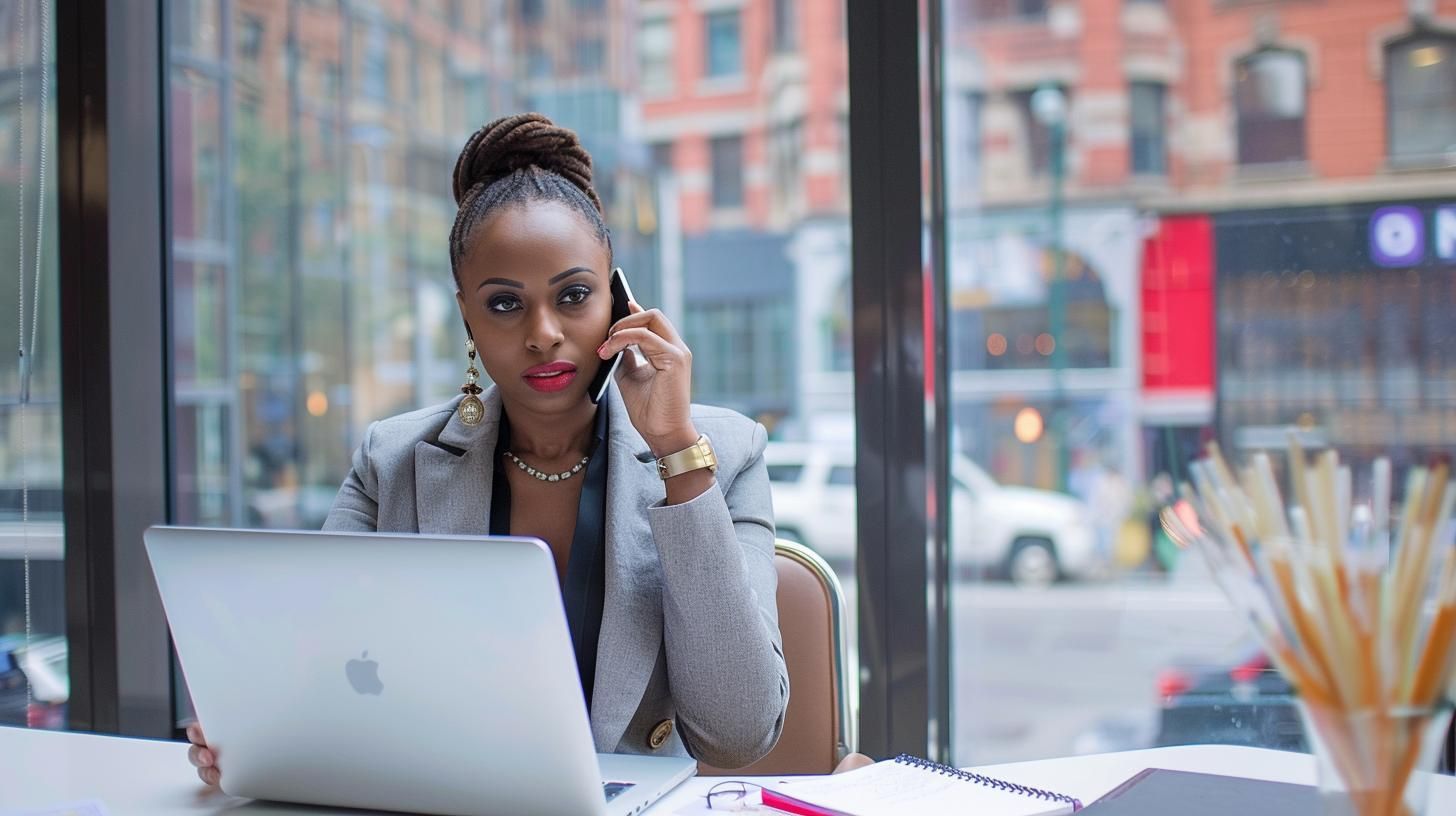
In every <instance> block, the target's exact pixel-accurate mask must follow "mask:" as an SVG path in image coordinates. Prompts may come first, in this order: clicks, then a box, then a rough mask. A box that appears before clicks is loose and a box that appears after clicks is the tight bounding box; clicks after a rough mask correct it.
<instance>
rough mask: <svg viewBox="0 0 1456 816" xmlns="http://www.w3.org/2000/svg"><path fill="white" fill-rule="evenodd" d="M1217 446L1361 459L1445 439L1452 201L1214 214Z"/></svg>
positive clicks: (1449, 396)
mask: <svg viewBox="0 0 1456 816" xmlns="http://www.w3.org/2000/svg"><path fill="white" fill-rule="evenodd" d="M1213 222H1214V249H1215V252H1214V255H1215V259H1216V260H1215V270H1216V275H1215V280H1216V281H1217V286H1216V293H1217V294H1216V315H1217V348H1218V377H1217V380H1218V387H1217V426H1218V431H1219V438H1220V439H1223V440H1226V442H1227V443H1228V444H1229V445H1231V446H1232V447H1235V448H1238V449H1242V450H1250V449H1258V448H1282V447H1283V446H1284V445H1285V443H1286V438H1287V428H1288V427H1289V426H1291V425H1293V426H1297V427H1299V428H1300V429H1301V430H1302V431H1303V433H1304V434H1305V435H1306V437H1307V438H1308V439H1309V441H1311V442H1314V443H1328V444H1331V445H1334V446H1336V447H1338V448H1339V449H1340V450H1341V452H1342V453H1344V454H1345V455H1346V456H1347V457H1349V458H1351V459H1353V460H1354V462H1355V463H1356V465H1357V466H1359V465H1363V464H1368V463H1369V462H1370V461H1371V460H1373V459H1374V457H1376V456H1377V455H1382V454H1383V455H1388V456H1390V457H1392V458H1393V459H1394V460H1395V462H1396V464H1397V466H1400V465H1404V464H1406V463H1409V462H1415V461H1420V460H1425V459H1427V458H1429V457H1431V456H1432V455H1435V454H1438V453H1441V452H1449V451H1450V444H1451V441H1452V440H1453V439H1456V314H1453V312H1456V202H1452V201H1451V200H1449V199H1448V200H1443V201H1413V202H1407V201H1398V202H1381V203H1368V204H1354V205H1347V206H1327V207H1308V208H1287V209H1277V210H1263V211H1245V212H1238V213H1229V214H1224V215H1217V216H1215V217H1214V219H1213Z"/></svg>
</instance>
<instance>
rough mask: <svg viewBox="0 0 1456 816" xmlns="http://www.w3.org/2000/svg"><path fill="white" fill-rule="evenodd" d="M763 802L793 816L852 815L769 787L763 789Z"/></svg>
mask: <svg viewBox="0 0 1456 816" xmlns="http://www.w3.org/2000/svg"><path fill="white" fill-rule="evenodd" d="M763 803H764V805H765V806H767V807H771V808H773V809H774V810H781V811H783V812H784V813H792V814H794V816H854V814H853V813H848V812H845V811H843V810H835V809H834V808H827V807H823V806H820V805H816V804H814V803H813V802H805V801H804V800H803V799H795V798H794V797H792V796H789V795H787V794H784V793H780V792H779V791H776V790H773V789H771V788H764V789H763Z"/></svg>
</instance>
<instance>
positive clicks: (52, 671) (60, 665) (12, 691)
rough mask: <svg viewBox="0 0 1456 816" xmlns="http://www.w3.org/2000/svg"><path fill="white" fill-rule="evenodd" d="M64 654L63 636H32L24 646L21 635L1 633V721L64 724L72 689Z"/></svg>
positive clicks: (50, 725) (45, 725) (53, 726)
mask: <svg viewBox="0 0 1456 816" xmlns="http://www.w3.org/2000/svg"><path fill="white" fill-rule="evenodd" d="M67 656H68V652H67V649H66V639H65V638H63V637H57V636H48V637H35V638H32V639H31V644H30V648H29V649H27V648H26V647H25V636H24V635H4V636H0V724H3V725H18V726H26V725H29V726H30V727H31V728H51V729H61V728H65V727H66V701H67V700H68V699H69V698H70V691H71V684H70V677H71V676H70V670H69V668H68V666H67V662H68V660H67ZM27 681H29V684H30V694H29V703H28V704H27V695H26V683H27Z"/></svg>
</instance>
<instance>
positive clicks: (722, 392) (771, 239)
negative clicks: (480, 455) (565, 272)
mask: <svg viewBox="0 0 1456 816" xmlns="http://www.w3.org/2000/svg"><path fill="white" fill-rule="evenodd" d="M818 1H819V2H827V0H818ZM497 5H498V6H499V8H500V9H501V11H502V14H501V15H488V14H473V13H472V14H462V15H461V16H460V17H459V18H458V19H457V20H456V21H455V23H453V24H452V26H451V27H450V28H449V29H446V28H444V27H442V26H440V25H439V24H438V21H435V20H432V19H430V17H429V15H421V14H414V13H412V12H411V7H410V5H409V4H404V5H401V4H393V3H384V2H354V3H343V4H338V3H295V4H291V5H289V4H274V5H268V4H256V3H236V2H233V3H229V2H222V1H221V0H214V2H211V3H207V2H198V3H193V4H173V5H171V6H169V8H170V9H171V10H170V14H171V19H170V24H171V29H172V31H173V35H174V36H173V45H172V48H171V51H170V67H169V94H170V97H169V109H170V115H171V122H170V128H171V156H170V171H171V178H170V183H169V184H170V186H169V189H170V191H171V197H172V212H173V218H172V236H171V246H170V249H171V258H172V270H171V281H170V290H169V302H170V306H171V310H172V348H171V352H172V356H173V359H174V361H175V364H174V365H173V366H172V368H171V374H172V385H173V390H174V393H175V410H174V419H173V424H172V439H171V451H172V473H173V504H174V506H175V508H176V509H175V512H176V521H178V522H182V523H198V524H213V525H247V526H265V527H302V528H316V527H318V526H319V525H320V524H321V523H322V522H323V519H324V517H325V515H326V513H327V511H328V509H329V507H330V504H331V503H332V501H333V498H334V495H335V493H336V491H337V489H338V486H339V484H340V482H341V481H342V480H343V478H344V476H345V474H346V473H347V471H348V468H349V465H350V456H351V454H352V452H353V450H354V449H355V447H356V446H357V445H358V444H359V442H360V439H361V435H362V433H363V431H364V429H365V427H367V425H368V423H370V422H371V421H373V420H376V419H381V418H384V417H388V416H390V415H393V414H397V413H400V412H403V411H408V410H413V409H415V408H418V407H422V406H428V405H432V404H436V403H439V402H443V401H445V400H447V399H449V398H450V397H452V396H453V395H455V394H457V393H458V392H459V388H460V384H461V378H462V376H463V374H464V371H465V366H466V358H465V355H464V352H463V345H464V333H463V331H462V329H461V325H460V319H459V316H458V313H457V311H456V305H455V289H454V284H453V282H452V280H451V278H450V274H449V255H448V251H447V246H446V240H445V239H446V236H447V235H448V234H449V231H450V226H451V223H452V222H453V220H454V217H455V212H456V208H455V204H454V201H453V200H452V198H451V194H450V174H451V169H452V167H453V166H454V162H455V159H456V156H457V154H458V152H459V150H460V148H461V146H462V145H463V144H464V143H465V140H466V138H467V137H468V136H469V134H470V133H471V132H473V131H474V130H475V129H476V128H478V127H479V126H481V125H482V124H484V123H485V122H487V121H489V120H491V119H494V118H496V117H498V116H502V115H506V114H509V113H515V112H519V111H525V110H538V111H541V112H543V113H545V114H547V115H548V116H551V117H553V118H554V119H555V120H556V121H557V122H559V123H560V124H563V125H565V126H568V127H571V128H573V129H575V130H576V131H577V133H578V134H580V136H581V138H582V139H583V141H584V143H585V145H586V147H587V149H588V150H589V151H590V152H591V154H592V158H593V165H594V166H593V176H594V178H595V183H596V186H597V189H598V191H599V192H600V193H601V196H602V199H603V200H604V202H605V206H606V212H607V218H608V222H609V225H610V227H611V230H612V242H613V247H614V250H615V253H616V257H615V260H616V262H617V264H618V265H620V266H622V267H623V268H624V269H626V270H627V271H628V274H629V275H630V276H631V281H632V289H633V292H634V294H635V295H636V296H637V297H638V298H639V300H640V301H641V302H642V303H644V304H645V305H648V306H658V307H660V308H662V309H663V310H664V311H665V312H667V314H668V315H669V316H670V317H671V319H672V320H673V321H674V322H675V323H676V324H677V326H678V327H679V328H680V330H681V331H682V333H683V335H684V337H685V338H687V341H688V342H689V343H690V345H691V348H692V349H693V351H694V362H693V374H694V381H695V382H694V386H695V391H694V396H695V398H696V399H697V400H699V401H702V402H708V403H713V404H718V405H724V406H727V407H730V408H734V409H737V410H739V411H741V412H743V413H745V414H747V415H748V416H750V417H752V418H754V419H756V420H758V421H760V422H763V423H764V424H765V426H766V427H768V428H769V429H770V431H771V436H772V443H771V444H772V445H774V446H778V445H780V444H781V443H788V442H799V443H805V444H811V445H817V446H822V447H825V448H828V447H833V446H839V445H842V444H843V442H844V439H845V438H847V436H848V435H850V434H852V427H853V414H852V409H851V408H850V407H849V406H851V405H853V400H852V394H853V391H852V383H851V378H850V374H849V373H848V372H846V371H842V370H841V371H829V370H828V368H827V363H821V361H827V360H829V359H830V356H831V355H830V353H829V352H828V350H827V349H828V345H829V343H830V339H829V338H828V337H827V336H826V335H825V333H824V332H823V331H822V327H823V326H824V325H826V324H827V323H829V322H830V320H831V317H830V312H831V311H834V313H835V314H838V313H839V312H838V311H835V310H837V309H838V306H837V305H836V303H837V301H836V300H835V297H834V296H835V295H836V294H837V293H840V292H842V291H843V290H845V289H847V287H848V265H849V254H848V253H849V245H848V217H847V215H846V213H847V205H848V189H849V188H848V183H847V179H846V177H845V172H844V167H845V164H844V162H843V153H844V151H845V150H846V148H847V146H846V145H845V143H844V142H843V140H842V138H841V137H840V134H839V131H838V123H839V122H840V121H841V119H842V118H843V116H844V114H845V108H844V99H845V93H844V89H845V66H844V65H843V56H842V55H843V51H842V49H840V50H838V51H836V50H835V49H834V48H832V47H831V46H832V45H833V44H834V43H835V37H836V36H837V34H836V32H834V31H808V30H804V31H802V32H801V35H802V37H803V38H804V39H805V42H804V45H805V47H806V49H807V48H808V47H809V46H810V44H811V43H812V44H813V46H814V48H815V53H820V54H824V55H826V56H825V57H823V58H820V59H819V60H818V61H816V62H814V63H812V64H809V65H806V68H805V73H804V74H803V75H802V76H798V77H794V78H792V79H791V80H790V83H789V86H787V87H786V88H785V90H788V91H789V92H788V93H787V95H786V96H785V97H784V99H786V100H787V101H780V102H778V103H776V104H775V105H774V106H773V107H772V110H773V112H774V114H775V115H778V116H784V117H786V118H785V119H784V120H783V121H787V122H789V123H791V127H790V129H789V130H787V131H784V132H783V134H784V135H780V136H779V137H778V139H779V142H778V143H779V144H780V145H787V144H789V143H790V142H793V143H799V142H803V143H804V150H806V151H807V150H814V151H817V152H818V154H819V155H820V156H821V157H822V158H823V159H824V160H822V161H820V162H819V163H817V164H814V165H813V166H810V165H809V163H807V162H799V161H798V159H797V154H794V155H792V156H787V157H785V158H784V159H782V160H781V162H787V163H788V164H781V165H780V166H785V167H788V166H797V167H798V170H797V171H795V172H792V173H789V174H788V176H789V177H786V178H782V179H774V178H771V174H770V173H769V172H768V162H767V159H766V158H764V151H763V148H762V145H764V144H765V143H767V142H768V141H769V140H770V139H773V138H775V136H774V134H778V133H780V131H778V130H776V129H775V128H774V127H773V126H772V125H771V124H770V122H771V121H779V120H775V119H771V117H770V110H771V104H770V103H771V102H772V101H774V100H773V99H772V98H771V97H770V95H769V91H768V83H765V82H759V81H758V78H755V77H747V79H750V80H751V81H749V82H745V83H744V86H743V87H744V88H745V89H748V90H746V91H745V93H744V94H742V96H741V97H740V96H737V95H735V96H734V97H732V98H730V97H726V96H724V95H723V94H722V93H721V92H720V91H721V89H712V88H709V89H708V90H707V91H705V92H703V93H701V94H699V93H697V92H695V91H694V90H693V88H694V83H695V82H696V80H697V79H698V78H699V77H698V75H699V72H700V71H701V70H702V67H703V66H704V65H706V66H707V67H708V68H709V69H710V70H709V71H708V73H709V74H711V75H713V76H728V75H734V76H737V75H741V74H743V73H744V72H745V71H746V70H747V67H746V66H745V64H744V62H743V60H742V56H741V50H742V48H741V43H740V38H739V16H738V12H736V11H735V12H732V13H722V12H712V13H711V14H709V16H708V18H707V22H706V23H704V17H703V13H702V11H701V10H700V9H698V8H695V7H694V5H693V4H690V3H673V4H656V5H654V8H653V9H652V10H651V11H652V14H653V15H654V16H651V17H645V18H639V17H638V16H637V15H638V13H639V10H637V9H635V8H630V9H628V8H625V7H622V6H621V4H598V3H583V2H581V0H513V1H512V2H509V3H504V4H497ZM830 5H832V4H830ZM473 6H474V4H464V6H463V7H464V8H465V9H467V10H468V9H470V8H473ZM588 8H590V9H597V10H600V11H601V12H603V14H604V16H603V17H598V16H589V15H584V14H583V9H588ZM618 9H621V10H620V11H619V10H618ZM629 12H630V14H631V15H632V16H630V17H628V16H626V15H627V14H628V13H629ZM208 14H211V15H212V16H211V17H209V16H206V15H208ZM592 14H593V15H595V14H596V11H593V12H592ZM218 15H223V17H219V16H218ZM227 15H231V17H227ZM607 17H610V19H607ZM555 20H574V21H575V22H576V25H574V26H572V27H570V28H569V30H560V31H558V30H556V29H555V28H553V27H551V26H545V25H538V23H541V22H544V21H555ZM698 25H705V26H706V31H707V33H708V35H709V36H708V39H707V40H706V41H701V42H699V41H698V40H697V38H693V43H694V44H693V46H692V47H693V48H694V49H695V52H694V53H693V54H692V55H691V57H688V56H687V55H678V54H676V53H675V49H676V48H678V47H687V46H686V45H685V44H683V43H675V40H674V32H678V31H684V30H687V31H691V30H693V27H694V26H698ZM219 32H229V33H230V34H231V37H232V39H231V41H219V42H213V41H212V40H209V39H208V38H209V37H213V38H214V39H216V38H217V36H219ZM203 42H207V43H209V44H210V45H209V47H206V48H204V47H201V45H199V43H203ZM835 54H838V55H839V56H834V55H835ZM679 56H682V57H684V58H679ZM679 66H681V67H682V69H683V71H685V74H684V75H678V70H679ZM819 83H824V87H837V88H838V89H839V90H838V91H837V92H835V93H829V94H824V95H818V94H809V93H807V89H808V88H809V87H818V86H819ZM836 83H837V84H836ZM795 88H797V89H798V90H795ZM668 90H671V91H672V92H671V93H665V91H668ZM821 97H822V98H821ZM723 121H732V122H733V123H735V125H741V128H739V127H735V128H734V130H733V131H732V135H731V136H724V135H723V127H722V125H721V123H722V122H723ZM800 123H802V125H800ZM790 184H792V185H797V186H798V187H800V188H801V189H799V190H794V191H790V190H787V189H783V190H781V191H780V192H781V193H782V194H785V195H789V194H791V195H792V196H793V199H794V200H795V201H796V202H798V203H797V205H796V207H794V208H793V209H792V210H784V209H782V208H775V207H774V206H773V204H772V201H771V199H772V197H773V195H774V194H773V192H772V191H773V190H774V189H775V185H779V186H786V185H790ZM725 215H726V216H727V217H726V218H723V217H721V216H725ZM799 245H805V246H817V247H827V248H828V249H827V250H823V251H816V252H814V253H799V254H795V252H793V251H792V248H793V247H795V246H799ZM52 305H53V302H52ZM11 314H12V315H13V310H12V312H11ZM845 315H847V311H845ZM0 320H3V317H0ZM0 325H3V324H0ZM846 336H847V335H846ZM800 360H803V361H809V364H808V365H807V366H805V367H803V368H801V367H800V366H799V364H798V362H797V361H800ZM0 372H3V369H0ZM801 375H802V376H801ZM3 376H4V375H3V374H0V384H3V383H4V382H6V380H4V379H3ZM806 377H807V378H812V382H813V383H814V387H809V385H808V384H807V382H808V380H806ZM836 434H837V436H836ZM5 461H6V460H4V459H0V466H3V464H4V462H5ZM779 498H781V499H782V501H783V503H784V508H786V510H785V512H790V513H792V512H795V501H796V499H795V498H794V495H793V494H792V493H791V494H788V495H787V496H779ZM798 504H799V505H800V506H799V507H798V510H797V512H798V513H799V515H800V516H812V515H815V514H816V513H818V509H817V508H816V507H814V506H811V505H810V504H809V503H808V502H807V501H803V500H798ZM784 508H781V509H784ZM802 537H803V538H804V539H805V540H806V541H807V542H808V543H810V545H811V546H814V547H815V548H816V549H820V550H821V551H825V552H833V553H835V554H836V566H837V567H840V568H841V569H843V570H844V571H843V572H842V573H841V574H842V576H843V578H844V580H845V581H846V583H847V584H848V585H849V588H850V590H851V591H852V590H853V576H854V572H853V560H852V558H851V557H849V556H850V554H851V553H852V552H853V536H852V533H851V534H850V535H849V536H848V537H846V536H845V535H842V534H841V532H840V531H838V530H837V529H835V530H831V531H829V532H824V531H818V532H817V536H816V532H815V531H808V532H804V533H802ZM852 605H853V604H852V603H851V607H852Z"/></svg>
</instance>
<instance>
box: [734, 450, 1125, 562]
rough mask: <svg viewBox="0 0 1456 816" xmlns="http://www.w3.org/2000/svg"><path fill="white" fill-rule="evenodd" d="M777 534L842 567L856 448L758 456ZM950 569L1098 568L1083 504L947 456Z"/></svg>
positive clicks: (850, 530) (850, 523)
mask: <svg viewBox="0 0 1456 816" xmlns="http://www.w3.org/2000/svg"><path fill="white" fill-rule="evenodd" d="M763 458H764V462H765V463H766V464H767V465H768V478H769V482H770V485H771V487H772V490H773V504H774V520H775V523H776V525H777V527H778V534H779V535H780V536H781V537H783V538H790V539H795V540H797V541H801V542H803V543H804V544H806V545H808V546H809V547H810V548H812V549H813V550H814V551H815V552H818V553H819V554H820V555H821V556H823V557H824V558H825V559H826V560H828V561H829V562H831V563H834V564H836V565H843V564H845V563H847V562H848V561H849V560H850V559H851V558H853V557H854V545H855V519H856V516H855V489H854V448H853V446H852V445H851V444H847V443H846V444H840V445H829V444H822V443H793V442H770V443H769V444H768V447H767V449H765V450H764V454H763ZM951 477H952V491H951V517H950V519H951V542H952V545H951V559H952V567H953V568H954V569H961V568H965V567H970V568H972V569H977V570H989V571H992V572H994V573H996V574H999V575H1004V576H1006V577H1009V578H1010V579H1011V580H1012V581H1013V582H1015V583H1017V584H1019V585H1026V586H1046V585H1048V584H1051V583H1052V582H1054V581H1056V580H1057V579H1058V578H1062V577H1067V578H1071V577H1082V576H1086V575H1088V574H1090V573H1092V572H1093V571H1094V570H1095V568H1096V566H1097V563H1096V562H1097V557H1096V552H1095V544H1094V541H1095V535H1094V533H1093V523H1092V521H1091V519H1090V518H1089V517H1088V514H1087V511H1086V508H1085V506H1084V505H1083V504H1082V503H1081V502H1079V501H1077V500H1076V499H1074V498H1072V497H1071V496H1067V495H1064V494H1061V493H1054V492H1052V491H1049V490H1036V489H1033V488H1026V487H1005V486H1002V485H1000V484H997V483H996V480H995V479H992V478H991V476H990V475H989V474H987V473H986V472H985V471H984V470H981V468H979V467H977V466H976V464H975V463H974V462H972V461H971V460H970V459H967V458H966V457H964V456H960V455H953V456H952V457H951Z"/></svg>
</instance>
